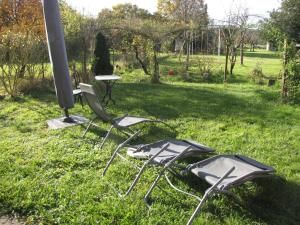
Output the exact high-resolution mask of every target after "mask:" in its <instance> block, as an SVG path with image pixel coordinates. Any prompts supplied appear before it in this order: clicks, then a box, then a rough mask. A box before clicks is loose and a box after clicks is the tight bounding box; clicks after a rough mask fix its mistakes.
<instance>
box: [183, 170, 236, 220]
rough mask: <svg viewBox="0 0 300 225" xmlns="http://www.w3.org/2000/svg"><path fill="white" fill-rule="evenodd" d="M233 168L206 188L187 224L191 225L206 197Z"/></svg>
mask: <svg viewBox="0 0 300 225" xmlns="http://www.w3.org/2000/svg"><path fill="white" fill-rule="evenodd" d="M234 170H235V167H234V166H233V167H232V168H230V169H229V170H228V171H227V172H226V173H225V174H224V175H223V176H222V177H221V178H220V179H219V180H218V181H217V182H216V183H215V184H214V185H213V186H211V187H210V188H209V189H207V190H206V191H205V194H204V196H203V198H202V200H201V201H200V203H199V205H198V206H197V208H196V209H195V211H194V212H193V214H192V216H191V217H190V219H189V221H188V222H187V225H191V224H192V223H193V221H194V219H195V217H196V216H197V215H198V213H199V212H200V209H201V207H202V206H203V204H204V203H205V202H206V200H207V199H208V197H209V196H210V195H211V194H213V193H214V192H216V191H218V185H219V184H221V183H222V181H223V180H224V179H226V178H227V177H228V176H229V175H230V174H231V173H232V171H234Z"/></svg>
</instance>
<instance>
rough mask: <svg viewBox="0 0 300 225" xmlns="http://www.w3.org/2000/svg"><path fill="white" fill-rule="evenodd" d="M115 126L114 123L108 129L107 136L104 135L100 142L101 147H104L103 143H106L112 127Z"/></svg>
mask: <svg viewBox="0 0 300 225" xmlns="http://www.w3.org/2000/svg"><path fill="white" fill-rule="evenodd" d="M113 128H114V126H113V125H112V126H111V127H110V128H109V130H108V132H107V134H106V135H105V137H104V139H103V141H102V142H101V144H100V149H102V147H103V145H104V143H105V142H106V140H107V139H108V137H109V135H110V134H111V131H112V129H113Z"/></svg>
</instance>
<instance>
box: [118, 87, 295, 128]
mask: <svg viewBox="0 0 300 225" xmlns="http://www.w3.org/2000/svg"><path fill="white" fill-rule="evenodd" d="M245 92H246V90H245ZM114 94H115V95H116V96H117V97H115V98H116V99H117V105H116V107H117V108H118V109H119V110H121V111H123V112H126V111H131V110H132V109H135V110H137V111H138V113H139V114H145V115H151V116H153V117H156V118H160V119H170V120H171V119H180V118H183V119H188V118H202V119H211V120H214V119H218V118H221V117H224V116H228V117H232V118H234V119H235V120H239V121H244V122H248V121H249V119H250V120H251V121H255V122H265V121H268V120H273V118H272V116H271V115H276V114H278V113H279V114H280V111H278V112H277V111H276V110H277V109H276V108H274V107H270V106H268V105H266V101H272V100H276V95H275V94H270V93H269V92H264V91H261V92H260V93H259V95H257V96H254V97H253V96H251V95H249V96H251V97H249V98H247V97H245V96H243V97H239V96H238V93H237V94H233V93H232V92H229V91H227V90H226V89H225V90H224V89H223V90H222V89H215V88H210V87H203V88H199V87H191V86H190V87H185V86H175V85H167V84H160V85H151V84H130V83H122V84H119V85H118V88H117V89H116V90H115V92H114ZM251 94H252V93H251ZM262 99H263V100H262ZM264 100H265V101H264ZM291 116H292V115H291ZM294 117H296V115H294ZM287 119H296V118H287ZM298 119H299V118H298Z"/></svg>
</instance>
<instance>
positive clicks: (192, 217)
mask: <svg viewBox="0 0 300 225" xmlns="http://www.w3.org/2000/svg"><path fill="white" fill-rule="evenodd" d="M211 193H212V192H211V191H210V189H208V190H207V191H206V192H205V194H204V196H203V198H202V200H201V201H200V203H199V204H198V206H197V208H196V209H195V211H194V212H193V214H192V216H191V217H190V219H189V221H188V222H187V224H186V225H191V224H192V223H193V221H194V219H195V217H196V216H197V215H198V214H199V212H200V210H201V207H202V206H203V205H204V203H205V202H206V200H207V199H208V197H209V195H210V194H211Z"/></svg>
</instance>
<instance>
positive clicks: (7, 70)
mask: <svg viewBox="0 0 300 225" xmlns="http://www.w3.org/2000/svg"><path fill="white" fill-rule="evenodd" d="M41 43H42V40H40V39H39V38H38V37H37V36H35V35H33V34H30V33H26V34H22V33H15V32H11V31H8V32H6V33H4V34H2V35H1V36H0V82H1V84H2V86H3V88H4V90H5V92H6V94H8V95H11V96H13V97H16V96H18V95H19V94H20V93H21V91H20V88H19V87H20V83H21V82H22V81H23V80H24V79H25V74H29V75H30V77H31V78H32V79H33V77H34V75H35V73H36V72H37V66H36V63H37V61H36V59H40V53H41V51H40V50H38V46H40V44H41Z"/></svg>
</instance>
